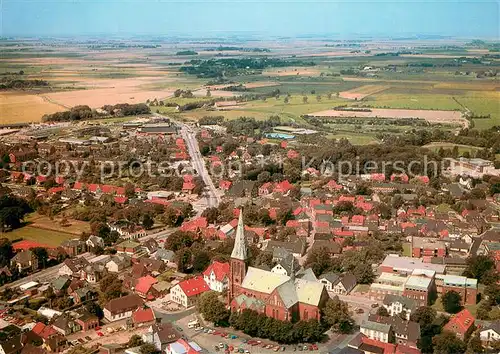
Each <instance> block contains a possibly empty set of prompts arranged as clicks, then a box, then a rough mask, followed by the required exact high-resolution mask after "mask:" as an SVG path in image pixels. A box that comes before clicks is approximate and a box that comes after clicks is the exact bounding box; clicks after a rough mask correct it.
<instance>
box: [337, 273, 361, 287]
mask: <svg viewBox="0 0 500 354" xmlns="http://www.w3.org/2000/svg"><path fill="white" fill-rule="evenodd" d="M340 282H341V283H342V285H344V288H346V289H352V288H353V287H354V286H355V285H356V284H357V280H356V277H355V276H354V274H352V273H345V274H344V275H343V276H342V277H341V278H340Z"/></svg>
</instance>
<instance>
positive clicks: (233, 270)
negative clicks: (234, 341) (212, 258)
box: [227, 209, 248, 305]
mask: <svg viewBox="0 0 500 354" xmlns="http://www.w3.org/2000/svg"><path fill="white" fill-rule="evenodd" d="M247 258H248V252H247V242H246V238H245V225H244V224H243V210H241V209H240V216H239V219H238V228H237V229H236V236H235V237H234V248H233V252H232V253H231V259H230V261H229V268H230V270H229V287H228V290H229V291H228V292H227V295H228V303H229V305H230V304H231V301H232V299H233V298H234V297H235V296H237V295H238V294H239V292H240V289H241V284H242V283H243V279H244V278H245V275H246V273H247V266H246V264H245V262H246V260H247Z"/></svg>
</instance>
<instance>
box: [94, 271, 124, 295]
mask: <svg viewBox="0 0 500 354" xmlns="http://www.w3.org/2000/svg"><path fill="white" fill-rule="evenodd" d="M99 289H100V290H101V293H102V294H103V296H104V300H106V301H109V300H112V299H115V298H117V297H120V296H121V294H122V281H121V280H120V279H118V276H117V275H116V274H108V275H106V276H105V277H104V278H102V279H101V281H99Z"/></svg>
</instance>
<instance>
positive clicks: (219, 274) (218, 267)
mask: <svg viewBox="0 0 500 354" xmlns="http://www.w3.org/2000/svg"><path fill="white" fill-rule="evenodd" d="M212 271H213V272H214V274H215V279H216V280H218V281H223V280H224V278H226V277H229V263H222V262H217V261H214V262H213V263H212V264H210V265H209V266H208V268H207V269H205V271H204V272H203V275H206V276H207V277H208V276H210V274H211V273H212Z"/></svg>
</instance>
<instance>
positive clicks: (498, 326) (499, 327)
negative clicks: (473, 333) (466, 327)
mask: <svg viewBox="0 0 500 354" xmlns="http://www.w3.org/2000/svg"><path fill="white" fill-rule="evenodd" d="M488 329H491V330H493V331H495V332H496V333H498V334H500V320H496V321H493V322H491V323H490V324H489V325H487V326H486V327H484V328H483V329H482V330H481V331H486V330H488Z"/></svg>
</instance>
